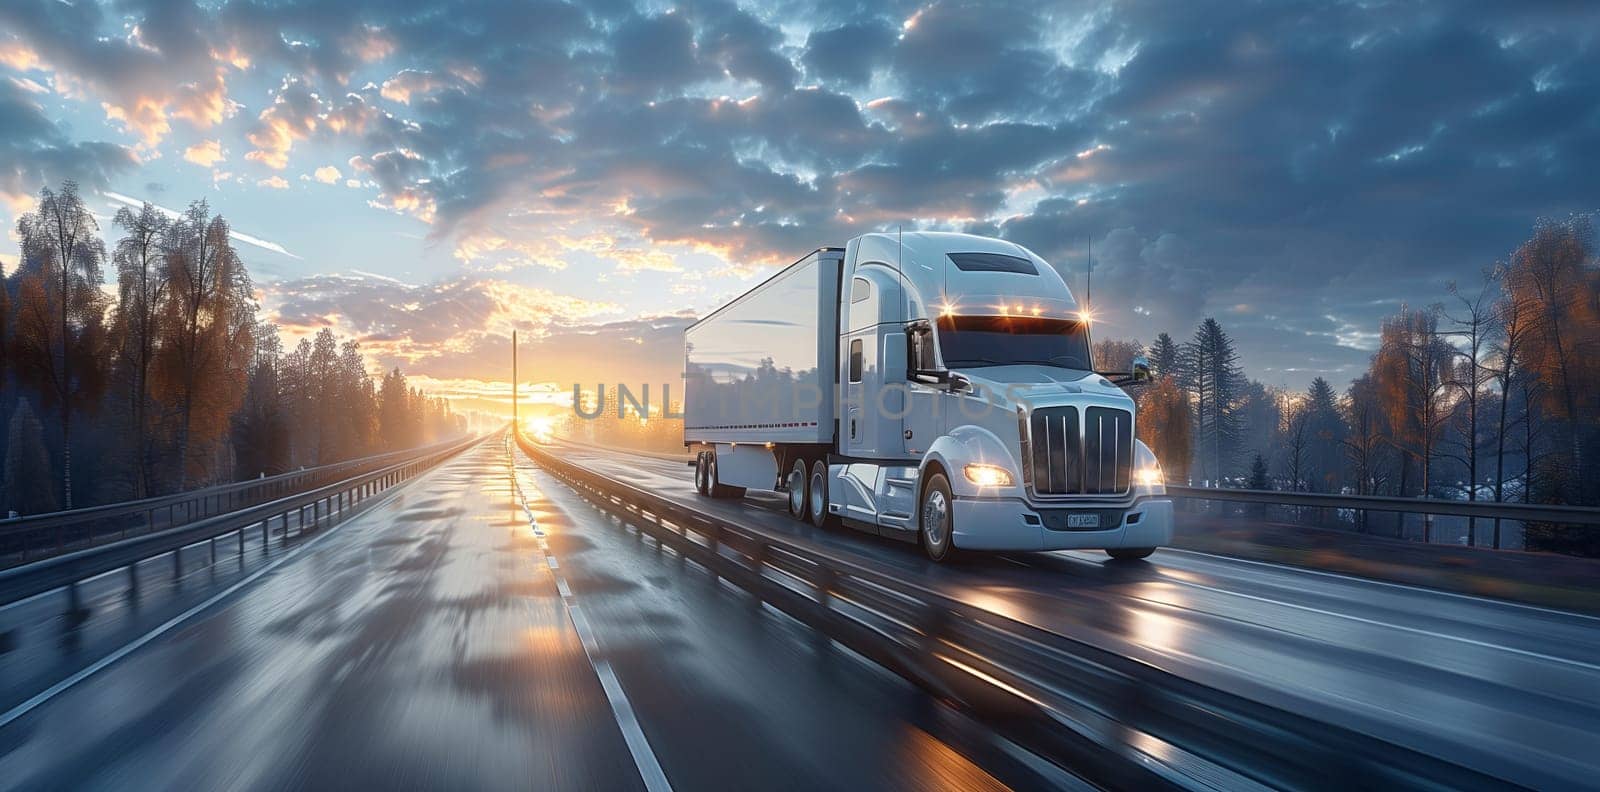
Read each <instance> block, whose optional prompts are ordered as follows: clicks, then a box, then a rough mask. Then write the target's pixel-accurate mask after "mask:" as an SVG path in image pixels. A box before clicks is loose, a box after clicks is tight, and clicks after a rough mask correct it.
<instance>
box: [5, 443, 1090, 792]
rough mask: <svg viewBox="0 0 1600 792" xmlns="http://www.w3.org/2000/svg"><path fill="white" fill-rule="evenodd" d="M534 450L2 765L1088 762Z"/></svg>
mask: <svg viewBox="0 0 1600 792" xmlns="http://www.w3.org/2000/svg"><path fill="white" fill-rule="evenodd" d="M511 453H512V452H511V451H510V450H509V449H507V448H506V447H505V445H504V444H503V443H500V442H496V441H490V442H487V443H485V444H483V445H480V446H478V447H477V448H475V449H473V450H471V451H468V452H466V453H465V454H463V455H462V456H461V457H458V458H457V459H455V460H452V461H450V462H448V463H446V464H444V465H442V466H441V467H440V468H438V469H436V470H434V471H431V472H430V473H428V474H425V475H424V476H422V477H420V478H419V479H417V480H416V481H414V482H412V483H410V484H408V485H406V486H404V487H402V488H400V489H399V490H398V492H397V493H396V494H395V495H394V496H393V497H392V498H390V499H389V500H388V501H387V502H384V503H380V504H379V505H377V506H376V507H374V508H373V509H372V510H371V511H369V512H367V513H365V514H363V515H361V516H359V517H356V518H354V519H352V520H350V521H348V522H347V523H345V524H343V525H342V526H340V527H338V528H336V529H334V530H331V531H326V532H324V533H322V534H319V535H316V536H315V537H314V538H312V539H311V540H309V541H308V542H307V543H306V544H305V545H303V546H302V547H301V549H299V550H297V551H294V552H295V553H296V554H295V555H294V556H293V557H292V558H289V559H288V560H286V561H284V562H283V563H282V564H281V565H280V566H277V567H275V568H271V569H270V570H268V571H266V572H265V573H264V574H263V575H262V576H261V577H260V578H259V579H257V580H254V581H252V582H249V583H248V584H247V585H246V586H244V587H242V588H241V589H240V590H239V591H238V592H236V593H235V594H233V595H231V596H228V597H226V598H225V599H223V600H222V601H220V602H218V603H217V604H215V605H214V606H212V607H210V608H207V609H205V610H203V611H202V612H200V613H198V614H196V615H195V616H193V617H192V618H190V619H188V620H185V621H183V622H182V623H181V624H179V625H178V626H176V627H174V628H173V629H171V630H169V631H167V632H164V633H162V634H160V635H159V636H157V637H155V638H154V639H152V640H150V641H149V642H148V643H146V644H144V645H142V646H141V647H140V648H138V649H137V650H135V651H132V652H131V653H129V654H127V656H126V657H123V658H121V659H120V660H118V661H117V662H115V663H112V664H110V665H108V666H106V667H104V668H103V669H101V670H99V671H98V672H97V673H94V674H93V675H91V676H88V677H87V678H84V679H83V680H82V681H81V682H79V683H77V684H75V685H73V686H71V687H69V688H67V689H66V690H64V691H63V692H61V693H60V694H59V695H57V696H55V697H54V698H51V699H50V700H48V701H47V702H45V703H43V704H41V705H39V706H38V707H37V708H34V709H32V710H30V711H28V712H27V713H26V714H25V715H22V716H21V717H20V718H18V719H17V720H15V721H13V722H11V723H10V724H9V725H7V726H5V727H4V728H0V779H3V781H0V786H5V787H6V788H19V789H68V788H72V789H78V788H88V789H96V788H100V789H111V788H119V789H120V788H131V787H137V788H182V789H213V788H227V789H281V788H292V787H315V788H435V789H498V788H518V789H525V788H536V789H543V788H549V789H558V788H559V789H629V788H640V787H643V786H646V784H647V780H656V781H664V782H665V783H666V784H668V785H671V786H674V787H679V788H684V789H695V788H755V787H759V788H779V789H782V788H795V789H801V788H808V789H809V788H818V787H826V788H861V787H874V788H930V787H936V786H949V785H957V786H961V787H965V788H974V789H990V788H1001V787H1002V786H1003V785H1011V786H1030V785H1038V784H1041V783H1052V784H1061V783H1069V782H1071V781H1072V780H1073V779H1071V778H1070V777H1067V776H1063V775H1051V774H1049V772H1050V771H1049V770H1048V769H1047V768H1038V767H1037V766H1033V765H1030V764H1029V763H1028V757H1025V756H1020V755H1019V754H1018V753H1017V752H1015V751H1014V750H1012V749H1011V748H1010V747H1009V746H1007V745H1005V744H1002V743H998V742H996V741H995V739H994V738H993V737H992V736H990V735H988V734H987V733H986V731H985V730H984V729H982V728H981V727H979V726H978V725H976V724H973V723H971V722H968V721H965V720H964V719H963V718H962V717H961V716H959V715H958V714H956V713H954V712H953V711H951V710H949V709H948V708H946V707H944V706H942V705H940V704H938V703H936V702H934V701H932V700H931V699H930V698H929V697H928V696H926V695H925V694H923V693H922V692H920V691H919V690H917V689H915V688H913V687H912V686H910V685H909V684H907V683H905V682H904V681H902V680H900V679H899V678H897V677H894V676H892V675H890V674H888V673H886V672H884V671H882V670H881V669H878V668H877V667H876V666H873V665H871V664H870V663H867V662H865V661H863V660H862V659H860V658H858V657H856V656H855V655H853V654H851V653H849V652H848V651H845V650H842V649H840V648H838V647H836V646H835V645H833V644H832V643H831V642H829V641H827V640H825V639H821V638H820V637H819V636H817V635H816V634H815V633H812V632H811V631H809V630H806V629H805V628H804V627H802V626H801V625H799V624H797V623H795V622H793V621H791V620H789V619H788V617H786V616H784V615H782V614H779V613H776V612H774V611H772V610H771V609H769V608H766V607H765V606H762V605H760V604H759V603H756V602H754V601H753V599H752V598H750V597H748V596H747V595H745V594H744V593H743V592H740V591H737V590H736V589H734V588H733V587H731V586H729V585H727V584H726V583H724V582H722V581H719V580H718V579H716V578H715V577H713V576H711V575H709V574H707V573H705V572H704V571H702V570H700V569H699V568H698V567H697V566H695V565H694V564H693V563H691V562H688V561H685V560H684V559H682V558H680V557H678V556H676V555H675V554H673V553H672V552H670V551H669V550H666V549H664V548H661V547H659V546H658V545H656V544H655V543H654V542H653V540H650V539H648V538H645V537H643V536H642V535H641V534H640V532H638V531H636V530H630V529H629V527H628V526H626V525H624V524H622V523H620V522H617V521H615V520H611V519H609V518H608V517H606V516H605V515H603V514H601V513H600V512H598V511H596V510H595V509H593V508H592V507H590V506H589V505H588V504H586V503H585V502H583V501H582V500H581V499H579V498H578V497H577V496H576V495H574V494H573V493H572V492H571V491H569V490H566V489H565V488H564V487H562V486H560V485H559V484H555V483H553V482H552V481H551V480H549V479H548V478H547V476H546V474H544V473H543V472H542V471H537V470H534V469H532V467H531V466H530V465H527V464H523V465H521V466H520V468H519V469H514V468H513V466H512V463H513V457H512V456H511ZM514 475H515V476H516V478H515V479H514V478H513V476H514ZM525 507H526V509H525ZM529 511H531V513H532V515H533V518H534V521H535V522H534V524H533V525H530V522H529V519H528V514H529ZM535 526H537V529H538V530H537V532H536V531H535ZM123 617H126V618H132V617H131V616H129V615H128V614H127V613H125V612H123V611H118V610H115V609H111V608H107V609H106V610H105V612H103V613H99V612H97V614H96V616H95V619H103V620H114V619H116V618H123ZM93 621H94V619H92V620H91V622H93ZM100 629H102V630H105V629H109V628H106V627H101V628H100ZM103 640H104V639H97V642H96V643H95V646H96V647H99V646H100V643H103ZM41 656H43V655H38V654H30V655H29V657H41ZM652 765H653V767H657V768H660V775H659V776H654V777H652V775H651V772H650V771H651V768H652ZM1041 773H1044V774H1043V775H1041ZM655 788H658V789H659V788H663V787H662V786H661V785H659V784H658V785H656V786H655Z"/></svg>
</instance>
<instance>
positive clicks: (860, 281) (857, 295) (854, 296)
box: [850, 278, 872, 303]
mask: <svg viewBox="0 0 1600 792" xmlns="http://www.w3.org/2000/svg"><path fill="white" fill-rule="evenodd" d="M871 296H872V284H871V283H868V282H867V279H866V278H856V279H855V280H854V281H852V282H851V284H850V302H852V303H858V302H861V301H862V300H865V299H867V298H868V297H871Z"/></svg>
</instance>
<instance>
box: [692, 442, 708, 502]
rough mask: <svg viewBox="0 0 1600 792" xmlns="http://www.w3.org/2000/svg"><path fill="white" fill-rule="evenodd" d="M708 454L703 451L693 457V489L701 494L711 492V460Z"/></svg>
mask: <svg viewBox="0 0 1600 792" xmlns="http://www.w3.org/2000/svg"><path fill="white" fill-rule="evenodd" d="M709 457H710V454H707V453H706V452H704V451H701V452H700V453H698V454H696V455H695V457H694V491H695V492H698V493H700V494H701V495H710V494H711V461H710V459H709Z"/></svg>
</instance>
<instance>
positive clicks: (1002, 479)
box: [963, 465, 1011, 487]
mask: <svg viewBox="0 0 1600 792" xmlns="http://www.w3.org/2000/svg"><path fill="white" fill-rule="evenodd" d="M963 472H965V473H966V474H967V481H970V482H972V483H973V484H976V485H978V486H980V487H1009V486H1011V471H1009V470H1006V469H1005V468H1003V467H1000V466H999V465H967V466H966V468H965V469H964V470H963Z"/></svg>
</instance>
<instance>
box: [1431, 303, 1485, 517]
mask: <svg viewBox="0 0 1600 792" xmlns="http://www.w3.org/2000/svg"><path fill="white" fill-rule="evenodd" d="M1493 277H1494V273H1493V272H1492V271H1491V272H1490V273H1488V274H1487V275H1486V278H1485V283H1484V285H1483V286H1481V287H1479V289H1478V293H1477V294H1475V295H1472V296H1470V297H1469V296H1467V295H1465V294H1462V293H1461V290H1460V289H1459V288H1458V287H1457V286H1456V284H1455V283H1454V282H1453V281H1452V282H1451V283H1450V285H1449V287H1448V289H1449V292H1450V294H1451V296H1453V297H1455V298H1456V300H1457V302H1459V303H1460V305H1459V307H1458V308H1457V309H1456V310H1455V311H1454V312H1450V311H1445V312H1444V314H1443V315H1444V317H1445V319H1446V320H1448V321H1449V322H1450V324H1451V325H1452V326H1453V327H1454V329H1453V330H1448V331H1443V332H1441V333H1440V334H1441V335H1445V336H1451V337H1455V338H1459V339H1461V342H1462V346H1461V348H1460V349H1457V350H1456V352H1457V354H1458V355H1459V357H1460V359H1459V360H1458V361H1457V363H1456V365H1454V366H1451V367H1450V369H1451V376H1450V378H1449V380H1448V382H1447V385H1448V386H1449V387H1452V388H1454V389H1456V390H1457V391H1458V392H1459V395H1460V405H1461V408H1462V409H1463V410H1464V411H1465V415H1464V416H1462V418H1463V420H1462V421H1461V422H1459V423H1458V426H1459V427H1460V428H1459V429H1458V435H1457V440H1456V444H1455V445H1456V448H1457V452H1458V453H1457V454H1455V458H1456V460H1457V461H1459V462H1460V463H1461V465H1462V467H1465V468H1466V470H1467V485H1466V491H1467V500H1469V501H1476V500H1477V499H1478V448H1479V445H1480V440H1479V437H1478V404H1479V402H1480V400H1481V399H1480V397H1481V396H1482V394H1483V392H1484V388H1485V387H1487V386H1488V384H1489V382H1490V381H1491V380H1492V379H1493V371H1492V369H1490V367H1489V366H1488V365H1486V362H1485V360H1486V358H1487V356H1488V352H1489V348H1490V341H1491V337H1492V335H1493V333H1494V331H1495V310H1494V290H1493V289H1492V288H1491V284H1492V283H1493ZM1461 424H1464V426H1462V425H1461ZM1467 526H1468V527H1467V546H1469V547H1475V546H1477V544H1478V520H1477V518H1476V517H1474V518H1471V519H1469V520H1468V521H1467Z"/></svg>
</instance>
